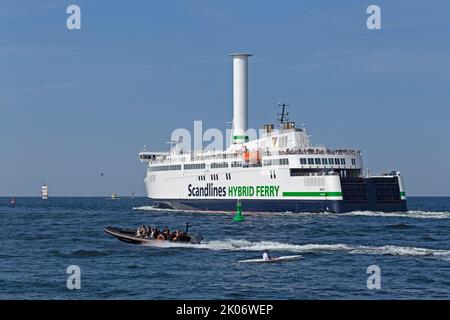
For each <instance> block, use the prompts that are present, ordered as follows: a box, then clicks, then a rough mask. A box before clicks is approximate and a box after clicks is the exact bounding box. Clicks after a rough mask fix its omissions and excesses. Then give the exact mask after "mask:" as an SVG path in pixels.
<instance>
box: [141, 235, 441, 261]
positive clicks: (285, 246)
mask: <svg viewBox="0 0 450 320" xmlns="http://www.w3.org/2000/svg"><path fill="white" fill-rule="evenodd" d="M145 246H156V247H163V248H193V249H204V250H215V251H219V250H228V251H257V252H262V251H264V250H269V251H285V252H293V253H327V252H344V253H349V254H371V255H391V256H422V257H423V256H428V257H436V258H440V259H443V260H447V261H450V250H439V249H429V248H417V247H403V246H392V245H386V246H381V247H372V246H359V245H347V244H340V243H339V244H316V243H309V244H289V243H281V242H273V241H259V242H251V241H248V240H244V239H227V240H214V241H209V242H205V243H202V244H187V243H173V242H172V243H171V242H157V243H149V244H146V245H145Z"/></svg>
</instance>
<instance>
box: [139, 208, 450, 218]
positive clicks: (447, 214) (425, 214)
mask: <svg viewBox="0 0 450 320" xmlns="http://www.w3.org/2000/svg"><path fill="white" fill-rule="evenodd" d="M133 210H138V211H153V212H179V213H219V214H220V213H222V214H226V213H228V214H234V212H230V211H203V210H202V211H199V210H175V209H163V208H157V207H153V206H142V207H134V208H133ZM245 215H248V216H258V215H270V216H297V217H302V216H317V217H352V216H364V217H381V218H414V219H450V211H437V212H435V211H407V212H373V211H353V212H348V213H329V212H299V213H294V212H245Z"/></svg>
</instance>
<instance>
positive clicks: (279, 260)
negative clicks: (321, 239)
mask: <svg viewBox="0 0 450 320" xmlns="http://www.w3.org/2000/svg"><path fill="white" fill-rule="evenodd" d="M301 257H302V256H283V257H273V258H271V259H270V261H266V260H264V259H249V260H240V261H238V262H242V263H261V262H265V263H272V262H284V261H291V260H298V259H300V258H301Z"/></svg>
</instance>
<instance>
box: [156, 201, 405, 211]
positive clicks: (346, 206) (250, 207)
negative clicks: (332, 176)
mask: <svg viewBox="0 0 450 320" xmlns="http://www.w3.org/2000/svg"><path fill="white" fill-rule="evenodd" d="M150 200H151V201H152V202H153V203H154V204H155V205H156V206H157V207H159V208H162V209H174V210H199V211H217V212H222V211H226V212H232V211H235V210H236V200H235V199H152V198H150ZM241 203H242V206H243V210H244V212H245V211H246V212H293V213H301V212H333V213H344V212H351V211H382V212H396V211H400V212H403V211H406V210H407V208H406V200H401V201H396V202H391V203H389V202H384V203H352V202H347V201H344V200H252V199H244V200H241Z"/></svg>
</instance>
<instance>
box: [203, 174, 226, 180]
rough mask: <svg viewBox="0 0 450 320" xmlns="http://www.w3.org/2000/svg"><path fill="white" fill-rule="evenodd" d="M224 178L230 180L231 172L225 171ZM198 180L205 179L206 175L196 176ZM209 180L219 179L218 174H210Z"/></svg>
mask: <svg viewBox="0 0 450 320" xmlns="http://www.w3.org/2000/svg"><path fill="white" fill-rule="evenodd" d="M225 179H227V180H231V173H225ZM197 180H198V181H206V176H198V177H197ZM211 180H215V181H217V180H219V175H218V174H212V175H211Z"/></svg>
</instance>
